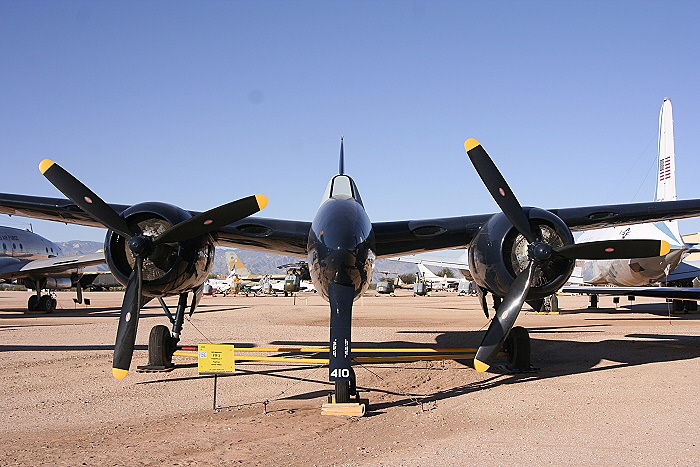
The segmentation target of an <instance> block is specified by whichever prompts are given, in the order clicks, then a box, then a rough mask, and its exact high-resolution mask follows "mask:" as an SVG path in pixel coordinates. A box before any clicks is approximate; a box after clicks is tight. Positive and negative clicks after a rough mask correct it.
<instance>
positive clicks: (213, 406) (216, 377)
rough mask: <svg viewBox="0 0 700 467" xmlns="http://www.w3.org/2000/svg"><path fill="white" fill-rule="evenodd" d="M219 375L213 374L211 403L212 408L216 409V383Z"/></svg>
mask: <svg viewBox="0 0 700 467" xmlns="http://www.w3.org/2000/svg"><path fill="white" fill-rule="evenodd" d="M218 378H219V375H217V374H214V403H213V405H212V408H211V409H212V410H216V383H217V382H218Z"/></svg>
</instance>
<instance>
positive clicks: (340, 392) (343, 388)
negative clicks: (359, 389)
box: [335, 381, 350, 404]
mask: <svg viewBox="0 0 700 467" xmlns="http://www.w3.org/2000/svg"><path fill="white" fill-rule="evenodd" d="M335 402H336V404H345V403H348V402H350V381H336V382H335Z"/></svg>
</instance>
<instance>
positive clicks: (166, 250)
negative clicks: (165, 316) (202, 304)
mask: <svg viewBox="0 0 700 467" xmlns="http://www.w3.org/2000/svg"><path fill="white" fill-rule="evenodd" d="M122 217H123V218H124V220H125V221H126V223H127V224H128V225H129V226H130V227H132V226H134V225H136V224H138V227H139V229H140V230H141V231H142V232H143V233H144V234H145V235H149V236H153V237H155V236H157V235H159V234H161V233H162V232H164V231H165V230H167V229H168V228H170V227H171V226H173V225H175V224H178V223H180V222H183V221H185V220H187V219H189V218H190V217H192V216H191V214H190V213H189V212H187V211H185V210H184V209H180V208H179V207H177V206H173V205H171V204H165V203H156V202H151V203H141V204H135V205H134V206H131V207H130V208H128V209H127V210H125V211H124V212H123V213H122ZM105 257H106V259H107V265H108V266H109V269H110V271H111V272H112V274H114V277H115V278H116V279H117V280H118V281H119V282H120V283H121V284H122V285H126V283H127V282H128V280H129V275H130V274H131V271H132V270H133V268H134V256H133V254H132V253H131V250H130V248H129V245H128V241H127V239H125V238H124V237H122V236H121V235H119V234H118V233H116V232H113V231H109V232H108V233H107V238H106V239H105ZM213 265H214V239H213V237H212V236H211V235H209V234H208V235H203V236H201V237H197V238H194V239H191V240H186V241H182V242H173V243H162V244H159V245H157V246H156V247H155V249H154V251H153V252H152V253H151V254H150V255H148V257H147V258H146V259H145V260H144V262H143V288H142V294H143V295H144V296H147V297H162V296H164V295H174V294H179V293H181V292H184V291H186V290H190V289H192V288H195V287H197V286H199V285H201V284H203V283H204V281H205V280H206V279H207V276H208V275H209V272H210V271H211V268H212V266H213Z"/></svg>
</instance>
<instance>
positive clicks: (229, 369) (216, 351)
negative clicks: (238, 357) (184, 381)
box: [197, 344, 236, 374]
mask: <svg viewBox="0 0 700 467" xmlns="http://www.w3.org/2000/svg"><path fill="white" fill-rule="evenodd" d="M197 371H199V373H207V374H214V373H234V372H235V371H236V364H235V361H234V360H233V345H231V344H199V345H198V346H197Z"/></svg>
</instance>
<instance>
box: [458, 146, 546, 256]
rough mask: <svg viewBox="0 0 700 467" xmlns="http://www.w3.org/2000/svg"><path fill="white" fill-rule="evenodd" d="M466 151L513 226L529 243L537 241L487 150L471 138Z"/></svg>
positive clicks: (528, 222) (523, 213) (518, 204)
mask: <svg viewBox="0 0 700 467" xmlns="http://www.w3.org/2000/svg"><path fill="white" fill-rule="evenodd" d="M464 149H466V150H467V155H468V156H469V159H471V161H472V164H473V165H474V168H475V169H476V171H477V173H478V174H479V177H480V178H481V181H482V182H484V185H486V188H487V189H488V190H489V193H491V196H492V197H493V199H494V200H495V201H496V204H498V207H500V208H501V211H503V213H504V214H505V215H506V217H507V218H508V220H509V221H510V222H511V224H513V226H514V227H515V228H516V229H517V230H518V232H520V233H521V234H523V236H524V237H525V238H526V239H527V241H528V242H530V243H532V242H534V241H535V235H534V234H533V233H532V229H531V228H530V221H529V220H528V218H527V216H526V215H525V211H523V208H522V206H521V205H520V203H519V202H518V199H517V198H516V197H515V194H514V193H513V191H512V190H511V189H510V187H509V186H508V183H506V179H505V178H503V175H501V172H500V171H499V170H498V167H496V164H494V163H493V161H492V160H491V158H490V157H489V155H488V154H487V153H486V150H484V148H483V147H482V146H481V144H480V143H479V142H478V141H477V140H475V139H474V138H469V139H468V140H466V141H465V142H464Z"/></svg>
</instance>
